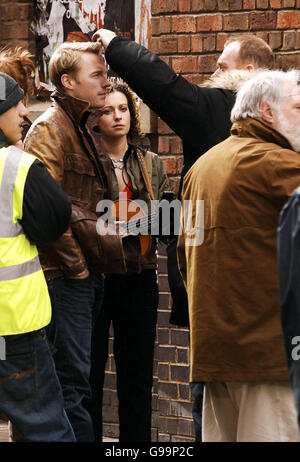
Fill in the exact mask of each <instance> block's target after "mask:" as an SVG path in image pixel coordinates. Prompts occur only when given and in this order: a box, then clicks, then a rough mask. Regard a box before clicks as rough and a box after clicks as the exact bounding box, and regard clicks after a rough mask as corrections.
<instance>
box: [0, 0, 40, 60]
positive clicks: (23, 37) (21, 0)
mask: <svg viewBox="0 0 300 462" xmlns="http://www.w3.org/2000/svg"><path fill="white" fill-rule="evenodd" d="M32 14H33V0H0V47H1V48H2V46H6V45H22V46H24V47H26V48H29V50H30V51H34V49H35V45H34V36H33V35H32V33H31V32H30V30H29V25H30V22H31V19H32Z"/></svg>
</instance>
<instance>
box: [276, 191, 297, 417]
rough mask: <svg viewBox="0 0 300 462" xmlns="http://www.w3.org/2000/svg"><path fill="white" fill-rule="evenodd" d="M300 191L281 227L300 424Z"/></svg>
mask: <svg viewBox="0 0 300 462" xmlns="http://www.w3.org/2000/svg"><path fill="white" fill-rule="evenodd" d="M299 224H300V188H297V190H296V191H295V192H294V194H293V195H292V197H291V198H290V199H289V201H288V202H287V204H286V205H285V206H284V208H283V210H282V212H281V214H280V221H279V227H278V252H277V255H278V267H279V287H280V308H281V324H282V332H283V339H284V345H285V351H286V358H287V364H288V369H289V374H290V379H291V384H292V388H293V391H294V397H295V403H296V409H297V414H298V421H299V424H300V361H299V359H300V328H299V326H300V226H299Z"/></svg>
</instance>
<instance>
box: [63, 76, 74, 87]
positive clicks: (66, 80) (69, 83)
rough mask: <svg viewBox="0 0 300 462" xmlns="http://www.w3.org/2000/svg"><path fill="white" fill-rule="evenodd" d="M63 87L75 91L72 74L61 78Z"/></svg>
mask: <svg viewBox="0 0 300 462" xmlns="http://www.w3.org/2000/svg"><path fill="white" fill-rule="evenodd" d="M60 81H61V83H62V85H63V86H64V87H65V88H67V89H68V90H73V87H74V79H73V77H72V76H71V75H70V74H63V75H62V76H61V78H60Z"/></svg>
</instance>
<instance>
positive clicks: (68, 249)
mask: <svg viewBox="0 0 300 462" xmlns="http://www.w3.org/2000/svg"><path fill="white" fill-rule="evenodd" d="M52 96H53V103H52V105H51V106H50V107H49V108H48V109H47V111H46V112H45V113H44V114H42V115H41V116H40V117H39V118H38V119H37V120H35V122H34V123H33V125H32V126H31V128H30V130H29V132H28V134H27V136H26V139H25V150H26V151H28V152H30V153H32V154H34V155H35V156H37V157H38V158H40V159H41V160H42V161H43V163H44V164H45V165H46V167H47V169H48V171H49V172H50V174H51V175H52V176H53V178H54V179H55V180H56V181H57V182H58V183H59V184H60V185H61V186H62V188H63V189H64V191H65V192H66V193H67V194H68V195H69V197H70V198H71V200H72V221H73V222H76V224H78V223H84V226H85V227H88V229H86V235H88V236H89V239H88V246H89V249H88V251H86V249H85V248H84V249H83V246H82V245H80V244H79V239H78V236H76V237H75V233H74V231H72V229H71V227H69V228H68V230H67V231H66V232H65V233H64V234H63V235H62V236H61V237H60V238H59V239H58V240H57V241H56V242H55V244H53V245H51V246H47V247H43V248H41V249H40V259H41V263H42V266H43V269H44V272H45V276H46V278H47V279H51V278H54V277H60V276H63V275H65V276H67V277H74V276H77V275H80V274H81V273H84V272H85V271H86V270H87V269H95V270H98V271H101V272H110V270H111V271H113V272H123V271H124V255H123V250H122V245H121V241H120V239H119V238H118V237H117V236H104V237H103V236H102V237H101V236H99V235H98V234H97V232H96V219H97V217H96V215H95V211H96V205H97V203H98V202H99V201H100V200H101V199H103V198H104V197H107V194H108V191H109V190H110V189H111V185H110V177H111V175H110V170H111V164H110V161H109V159H108V157H107V156H106V155H105V154H101V151H102V150H101V144H100V138H96V136H97V135H95V134H94V133H93V135H92V134H91V133H92V126H94V125H95V123H94V122H95V121H96V120H97V118H98V117H99V112H98V111H94V112H91V111H90V110H89V104H88V103H87V102H85V101H82V100H78V99H75V98H73V97H71V96H68V95H65V94H61V93H59V92H57V91H56V92H54V94H53V95H52ZM97 152H98V154H97ZM99 153H100V154H99ZM85 218H88V220H84V219H85ZM103 239H105V245H104V243H103ZM89 250H91V255H90V254H89ZM106 252H107V254H106ZM97 255H99V256H101V258H100V259H97ZM95 256H96V258H95ZM97 262H98V263H100V266H97ZM101 262H102V263H103V265H102V266H101Z"/></svg>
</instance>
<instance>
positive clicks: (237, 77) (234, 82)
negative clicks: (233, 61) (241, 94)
mask: <svg viewBox="0 0 300 462" xmlns="http://www.w3.org/2000/svg"><path fill="white" fill-rule="evenodd" d="M251 77H253V72H251V71H248V70H246V69H233V70H230V71H226V72H220V73H219V74H217V75H216V76H211V77H209V78H208V79H207V80H205V81H204V82H203V83H202V84H201V85H199V86H200V87H203V88H221V89H222V90H229V91H232V92H233V93H236V92H237V91H238V89H239V88H240V87H241V85H242V84H243V83H245V82H246V81H247V80H249V79H250V78H251Z"/></svg>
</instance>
